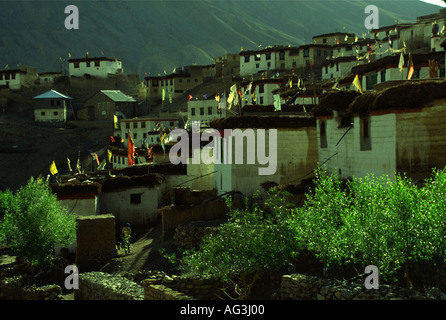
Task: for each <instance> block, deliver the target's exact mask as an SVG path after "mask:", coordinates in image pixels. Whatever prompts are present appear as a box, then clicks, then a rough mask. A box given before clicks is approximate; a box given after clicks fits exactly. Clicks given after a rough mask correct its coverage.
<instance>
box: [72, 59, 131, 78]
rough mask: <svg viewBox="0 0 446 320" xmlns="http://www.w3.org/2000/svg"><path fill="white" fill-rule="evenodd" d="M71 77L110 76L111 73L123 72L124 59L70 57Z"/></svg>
mask: <svg viewBox="0 0 446 320" xmlns="http://www.w3.org/2000/svg"><path fill="white" fill-rule="evenodd" d="M68 71H69V75H70V77H95V78H108V76H109V75H111V74H123V73H124V69H123V68H122V61H121V60H119V59H114V58H107V57H93V58H90V57H88V54H87V55H85V57H84V58H77V59H69V60H68Z"/></svg>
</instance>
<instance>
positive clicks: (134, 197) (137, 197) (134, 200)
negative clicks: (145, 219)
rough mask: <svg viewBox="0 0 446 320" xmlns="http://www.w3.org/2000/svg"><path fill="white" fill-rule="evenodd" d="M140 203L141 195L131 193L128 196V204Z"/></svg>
mask: <svg viewBox="0 0 446 320" xmlns="http://www.w3.org/2000/svg"><path fill="white" fill-rule="evenodd" d="M140 203H141V193H133V194H131V195H130V204H140Z"/></svg>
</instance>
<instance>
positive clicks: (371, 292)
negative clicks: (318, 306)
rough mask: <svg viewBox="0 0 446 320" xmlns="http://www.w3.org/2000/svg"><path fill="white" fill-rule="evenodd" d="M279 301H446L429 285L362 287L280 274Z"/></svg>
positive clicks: (359, 284) (444, 297) (353, 283)
mask: <svg viewBox="0 0 446 320" xmlns="http://www.w3.org/2000/svg"><path fill="white" fill-rule="evenodd" d="M280 294H281V299H282V300H446V294H444V293H443V292H441V290H440V289H438V288H436V287H433V288H430V289H429V290H427V291H425V292H420V291H417V290H414V289H410V288H401V287H396V286H389V285H384V284H380V285H379V288H378V289H366V288H365V286H364V282H360V281H357V282H352V283H347V282H343V281H337V280H332V279H324V278H320V277H314V276H306V275H303V274H291V275H284V276H282V284H281V292H280Z"/></svg>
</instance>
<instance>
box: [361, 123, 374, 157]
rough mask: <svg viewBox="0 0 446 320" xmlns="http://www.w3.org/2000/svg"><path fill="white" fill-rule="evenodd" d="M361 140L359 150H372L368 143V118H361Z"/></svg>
mask: <svg viewBox="0 0 446 320" xmlns="http://www.w3.org/2000/svg"><path fill="white" fill-rule="evenodd" d="M360 126H361V127H360V129H361V138H360V150H361V151H365V150H372V145H371V143H370V118H361V124H360Z"/></svg>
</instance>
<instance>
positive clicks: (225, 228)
mask: <svg viewBox="0 0 446 320" xmlns="http://www.w3.org/2000/svg"><path fill="white" fill-rule="evenodd" d="M286 196H287V194H286V193H285V192H282V193H277V194H276V193H275V191H270V192H269V196H267V199H266V201H265V202H263V201H257V200H259V198H258V197H256V196H255V197H254V199H253V204H252V206H251V207H249V206H248V208H246V209H243V210H234V211H232V212H231V213H230V214H229V221H228V222H227V223H224V224H222V225H221V226H219V227H218V228H217V230H216V232H215V233H213V234H209V235H207V236H205V237H204V238H203V240H202V243H201V245H200V248H199V249H198V250H191V251H186V252H185V253H184V255H183V257H182V259H181V261H180V268H181V269H182V270H183V271H184V272H185V273H188V274H199V275H207V276H212V277H215V278H218V279H221V280H223V281H225V282H226V283H228V284H229V285H230V286H231V287H232V289H233V291H234V292H235V293H236V295H237V298H238V299H246V298H248V297H249V295H250V293H251V289H252V286H253V285H254V283H255V282H256V280H257V279H258V278H259V277H261V276H262V275H263V274H264V273H265V272H268V271H272V270H275V269H278V268H282V267H287V266H290V265H291V262H292V260H293V259H294V258H295V257H296V255H297V254H298V252H299V249H300V248H299V245H298V243H297V242H296V241H295V237H294V232H293V230H292V229H291V228H290V227H289V225H288V216H289V214H290V208H289V206H288V205H287V204H286V202H285V200H284V199H285V197H286ZM279 203H280V204H281V205H277V204H279ZM247 204H248V203H247ZM229 207H231V206H230V205H229Z"/></svg>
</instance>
